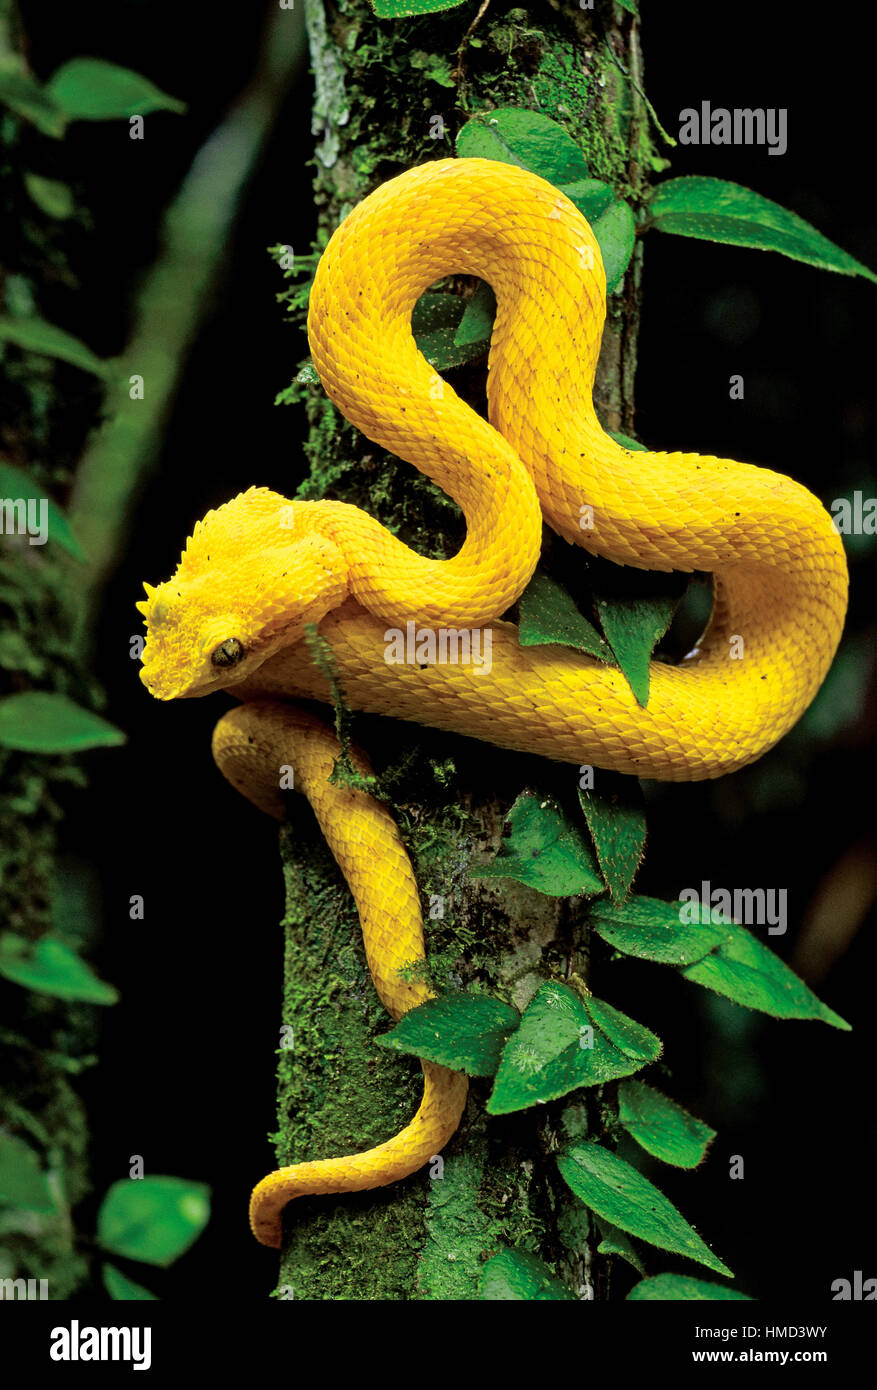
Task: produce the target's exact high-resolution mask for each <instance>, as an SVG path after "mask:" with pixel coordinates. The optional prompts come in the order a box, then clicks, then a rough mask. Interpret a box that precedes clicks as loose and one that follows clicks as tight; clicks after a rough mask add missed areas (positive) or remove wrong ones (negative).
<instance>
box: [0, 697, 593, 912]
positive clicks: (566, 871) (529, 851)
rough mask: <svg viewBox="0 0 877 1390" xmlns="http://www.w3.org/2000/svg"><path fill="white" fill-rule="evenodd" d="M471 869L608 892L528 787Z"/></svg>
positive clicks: (555, 809) (562, 891)
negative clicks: (495, 845)
mask: <svg viewBox="0 0 877 1390" xmlns="http://www.w3.org/2000/svg"><path fill="white" fill-rule="evenodd" d="M0 708H2V706H0ZM469 874H470V876H471V877H472V878H514V879H517V880H518V882H519V883H526V884H527V885H528V887H530V888H536V889H538V891H539V892H540V893H547V894H548V895H549V896H550V897H553V898H568V897H572V896H573V895H574V894H576V893H587V894H593V893H602V892H603V889H604V887H605V885H604V883H603V881H602V879H600V877H599V876H598V874H597V865H596V864H595V862H594V857H593V855H592V853H591V850H590V848H589V847H588V845H587V844H586V843H585V839H584V836H583V834H582V829H581V827H580V826H578V825H577V824H576V823H575V822H574V821H572V820H570V819H569V817H568V816H567V814H566V812H565V811H564V810H563V809H562V808H561V807H560V806H559V805H558V804H557V802H556V801H555V800H554V798H553V797H550V796H546V797H539V796H536V795H535V793H534V792H522V793H521V795H520V796H519V797H518V799H517V800H516V802H515V804H514V805H513V806H512V808H511V810H510V811H509V814H508V818H507V820H506V823H505V827H504V829H503V838H502V840H501V841H500V846H499V850H498V852H497V855H496V858H495V859H494V860H493V863H491V864H481V865H477V866H474V867H472V868H470V870H469Z"/></svg>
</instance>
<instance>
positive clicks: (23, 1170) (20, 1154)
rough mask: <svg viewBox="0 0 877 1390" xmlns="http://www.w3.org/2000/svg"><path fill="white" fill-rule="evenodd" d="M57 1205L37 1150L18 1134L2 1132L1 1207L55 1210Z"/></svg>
mask: <svg viewBox="0 0 877 1390" xmlns="http://www.w3.org/2000/svg"><path fill="white" fill-rule="evenodd" d="M54 1205H55V1203H54V1201H53V1199H52V1194H51V1192H50V1191H49V1185H48V1183H47V1182H46V1175H45V1173H44V1172H43V1170H42V1166H41V1164H40V1160H39V1159H38V1158H37V1155H36V1154H35V1153H34V1151H33V1149H32V1148H31V1147H30V1145H29V1144H26V1143H25V1142H24V1140H23V1139H19V1138H17V1136H16V1135H14V1134H3V1133H0V1206H6V1207H24V1208H26V1209H27V1210H28V1211H51V1210H52V1208H53V1207H54Z"/></svg>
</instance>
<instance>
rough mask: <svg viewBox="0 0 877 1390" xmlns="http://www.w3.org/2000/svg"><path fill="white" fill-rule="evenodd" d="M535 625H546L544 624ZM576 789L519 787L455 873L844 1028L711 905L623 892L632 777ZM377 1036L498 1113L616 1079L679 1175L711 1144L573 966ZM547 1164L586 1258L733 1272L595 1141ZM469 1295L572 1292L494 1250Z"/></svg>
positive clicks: (642, 953) (785, 1014)
mask: <svg viewBox="0 0 877 1390" xmlns="http://www.w3.org/2000/svg"><path fill="white" fill-rule="evenodd" d="M567 616H568V615H567ZM549 625H550V624H549V623H548V622H547V621H546V624H545V626H546V629H547V628H548V626H549ZM573 635H574V637H575V638H576V639H577V640H578V638H579V637H580V636H581V634H580V632H579V631H578V629H576V628H575V626H574V625H573ZM555 636H556V634H555ZM587 640H589V641H590V640H591V639H590V638H589V637H588V638H587ZM579 799H580V803H581V812H582V815H581V816H576V815H573V814H571V813H570V811H569V810H567V809H566V808H564V807H562V806H561V805H560V804H559V802H558V801H557V800H556V799H555V798H553V797H551V796H547V795H546V796H540V795H538V794H537V793H535V792H532V791H525V792H523V793H521V795H520V796H519V797H518V798H517V800H516V801H515V802H514V804H513V806H512V807H511V809H510V811H509V814H508V819H507V822H506V826H505V831H504V834H503V836H502V839H501V842H500V849H499V850H498V852H497V854H496V855H495V857H494V858H493V860H492V861H491V862H490V863H488V864H483V865H478V866H475V867H473V868H471V869H470V873H471V875H472V876H473V877H477V878H482V879H484V878H492V877H500V878H511V879H515V880H517V881H518V882H520V883H524V884H526V885H527V886H528V887H530V888H534V889H536V890H538V891H540V892H542V893H546V894H549V895H550V896H554V897H581V898H584V899H586V900H587V902H588V908H587V914H588V918H589V921H590V925H591V927H592V929H593V931H594V933H595V934H596V935H597V936H599V937H600V938H602V939H603V940H604V941H605V942H606V943H607V945H608V946H609V947H610V948H611V949H612V952H613V953H614V955H615V957H616V958H617V957H618V956H623V955H628V956H634V957H639V958H641V959H644V960H649V961H653V962H655V963H657V964H660V965H664V966H669V967H671V968H674V969H676V970H678V971H679V972H680V973H681V974H682V975H683V976H684V977H685V978H686V979H687V980H690V981H691V982H692V983H694V984H699V985H702V986H704V987H705V988H707V989H710V990H713V991H714V992H715V993H718V994H721V995H723V996H724V997H725V998H727V999H730V1000H732V1001H733V1002H734V1003H736V1004H739V1005H742V1006H743V1007H745V1008H749V1009H757V1010H760V1011H761V1012H764V1013H766V1014H770V1015H771V1016H773V1017H775V1018H797V1019H813V1020H820V1021H822V1022H824V1023H828V1024H830V1025H831V1026H833V1027H836V1028H839V1029H847V1028H848V1024H846V1023H845V1022H844V1020H843V1019H842V1018H840V1017H839V1015H838V1014H836V1013H835V1012H834V1011H833V1010H832V1009H830V1008H828V1006H827V1005H825V1004H823V1003H822V1002H821V1000H819V999H818V998H817V996H816V995H815V994H814V993H813V992H812V991H811V990H810V989H809V988H808V986H807V985H805V984H804V982H803V981H802V980H800V979H799V978H798V976H796V975H795V974H794V973H793V972H792V971H791V970H790V969H789V968H788V966H787V965H785V963H784V962H783V961H781V960H780V959H779V957H778V956H776V955H775V954H774V953H773V952H772V951H770V950H769V949H768V948H767V947H766V946H764V945H763V944H762V943H761V942H760V941H758V940H757V938H756V937H755V936H753V935H752V934H751V933H750V932H748V931H746V930H745V929H744V928H743V927H742V926H740V925H739V924H738V923H736V922H734V921H733V920H729V919H727V918H725V917H724V916H723V915H722V913H721V912H720V911H718V910H717V909H714V908H710V907H701V908H700V910H699V913H693V912H691V911H690V910H687V911H686V912H685V913H683V912H681V911H680V903H679V902H676V903H671V902H663V901H660V900H658V899H654V898H649V897H642V896H639V895H636V894H634V893H632V891H631V890H632V884H633V880H634V878H635V875H636V872H637V869H638V867H639V864H640V861H641V858H642V854H643V849H644V846H645V839H646V823H645V814H644V811H643V806H642V796H641V790H640V788H639V785H638V783H636V781H635V779H633V778H627V777H618V776H616V775H615V774H608V773H604V772H599V771H598V773H597V781H596V783H595V787H594V788H588V789H587V790H583V791H581V792H580V794H579ZM686 906H688V905H686ZM692 918H693V919H694V920H692ZM698 918H699V920H698ZM379 1042H380V1043H381V1044H382V1045H383V1046H385V1047H388V1048H392V1049H393V1050H395V1051H398V1052H403V1053H409V1054H413V1055H415V1056H418V1057H421V1058H423V1059H425V1060H427V1061H431V1062H435V1063H438V1064H440V1065H442V1066H445V1067H449V1068H452V1069H455V1070H460V1071H465V1072H466V1073H467V1074H468V1075H470V1076H476V1077H491V1078H492V1079H493V1084H492V1089H491V1092H490V1095H489V1098H488V1100H487V1113H488V1114H489V1115H494V1116H500V1115H509V1114H513V1113H516V1112H520V1111H522V1110H527V1109H530V1108H532V1107H534V1106H539V1105H545V1104H546V1103H548V1102H550V1101H554V1100H558V1099H560V1098H562V1097H565V1096H570V1095H572V1094H574V1093H575V1092H579V1091H582V1090H584V1089H586V1088H589V1087H601V1086H603V1085H605V1084H606V1083H607V1082H617V1083H618V1114H617V1130H618V1132H619V1133H621V1132H624V1133H626V1134H627V1135H628V1136H629V1137H630V1138H631V1139H633V1140H635V1141H636V1143H637V1144H638V1145H639V1147H640V1148H641V1149H642V1150H644V1151H645V1153H647V1154H649V1155H650V1156H651V1157H652V1158H656V1159H658V1160H660V1161H661V1162H663V1163H668V1164H672V1165H674V1166H675V1167H678V1168H683V1169H694V1168H696V1167H697V1166H698V1165H699V1164H700V1163H701V1161H702V1160H703V1158H704V1155H705V1153H706V1150H707V1148H708V1146H709V1144H710V1142H711V1140H712V1139H713V1138H714V1134H715V1132H714V1131H713V1130H712V1129H711V1128H710V1126H709V1125H707V1124H705V1123H704V1122H703V1121H702V1120H700V1119H697V1118H696V1117H695V1116H693V1115H691V1114H689V1113H688V1111H687V1110H685V1109H684V1108H683V1107H682V1106H681V1105H679V1104H678V1102H677V1101H675V1100H673V1099H672V1098H671V1097H670V1096H667V1095H665V1094H664V1093H663V1092H662V1091H660V1090H659V1089H657V1088H656V1087H655V1086H653V1085H652V1084H651V1083H650V1082H646V1081H644V1080H643V1079H642V1077H641V1076H640V1075H639V1074H640V1073H642V1072H643V1071H644V1070H645V1069H646V1068H648V1067H649V1066H651V1065H652V1064H653V1063H655V1062H657V1061H658V1059H659V1058H660V1056H661V1053H662V1043H661V1040H660V1039H659V1038H658V1037H657V1036H656V1035H655V1034H654V1033H653V1032H652V1031H651V1030H650V1029H649V1028H646V1027H644V1026H643V1024H641V1023H638V1022H637V1021H636V1020H635V1019H632V1018H630V1017H629V1016H628V1015H627V1014H625V1013H622V1012H621V1011H620V1010H619V1009H618V1008H617V1007H616V1006H615V1005H614V1004H611V1003H609V1002H608V1001H606V1000H604V999H599V998H597V997H596V996H595V995H594V994H592V993H591V992H590V990H589V989H588V988H587V987H586V986H585V985H584V984H583V983H582V982H581V981H580V980H578V979H577V978H576V977H575V976H573V977H571V978H570V979H569V980H566V981H561V980H546V981H544V982H543V984H541V985H540V986H539V988H538V989H537V990H536V992H535V994H534V995H533V997H532V999H531V1000H530V1002H529V1004H528V1005H527V1006H526V1008H525V1009H524V1011H523V1013H522V1014H521V1013H519V1012H518V1010H516V1009H514V1008H513V1007H512V1006H511V1005H510V1004H508V1003H505V1002H504V1001H502V1000H500V999H495V998H492V997H490V996H488V995H486V994H481V993H469V992H465V991H455V992H451V993H447V994H444V995H442V996H440V997H439V998H437V999H433V1000H430V1001H429V1002H427V1003H425V1004H422V1005H420V1006H418V1007H417V1008H415V1009H412V1010H411V1011H410V1012H409V1013H407V1014H405V1015H404V1016H403V1018H402V1019H401V1020H400V1021H399V1022H398V1024H397V1025H396V1027H395V1028H394V1029H393V1030H392V1031H391V1032H390V1033H388V1034H386V1035H385V1036H384V1037H383V1038H381V1039H379ZM556 1163H557V1169H558V1172H559V1174H560V1176H561V1178H562V1179H563V1180H564V1182H565V1183H566V1185H567V1186H568V1187H569V1188H570V1190H571V1191H572V1192H573V1193H574V1194H575V1196H576V1197H577V1198H578V1199H579V1200H580V1201H581V1202H582V1203H583V1205H584V1206H585V1207H587V1209H588V1210H589V1211H590V1212H591V1213H592V1215H593V1217H594V1219H595V1220H596V1222H597V1223H598V1225H599V1228H600V1230H601V1232H602V1235H603V1240H602V1243H601V1245H600V1246H599V1250H600V1251H601V1252H602V1253H604V1254H617V1255H621V1256H623V1258H625V1259H627V1260H628V1261H629V1262H630V1263H631V1264H633V1265H634V1266H635V1267H636V1268H637V1269H638V1270H639V1271H640V1273H643V1272H644V1270H643V1265H642V1260H641V1258H640V1256H639V1254H638V1253H637V1250H636V1248H635V1246H633V1245H632V1244H631V1240H630V1238H631V1237H633V1238H634V1239H635V1240H637V1241H641V1242H645V1243H646V1244H647V1245H651V1246H653V1247H655V1248H657V1249H659V1250H663V1251H667V1252H668V1253H670V1254H672V1255H676V1256H679V1257H683V1258H686V1259H690V1260H693V1261H695V1262H697V1263H699V1264H702V1265H705V1266H706V1267H707V1268H708V1269H710V1270H712V1271H713V1272H714V1273H716V1274H721V1275H724V1276H726V1277H733V1276H732V1273H731V1271H730V1269H728V1267H727V1266H726V1265H725V1263H724V1262H723V1261H722V1260H721V1259H720V1258H719V1257H718V1256H717V1255H716V1254H715V1253H714V1252H713V1251H712V1250H711V1249H710V1248H709V1246H708V1245H706V1244H705V1242H704V1241H703V1240H702V1239H701V1237H700V1236H699V1235H698V1234H697V1232H696V1231H695V1230H694V1228H693V1227H692V1226H691V1225H690V1223H689V1222H688V1221H687V1220H686V1219H685V1217H684V1216H683V1215H682V1213H681V1212H680V1211H678V1209H677V1208H676V1207H675V1206H674V1205H673V1204H672V1203H671V1202H670V1201H669V1200H668V1199H667V1198H666V1197H665V1196H664V1194H663V1193H662V1192H661V1191H660V1189H659V1188H658V1187H656V1186H655V1184H654V1183H652V1182H651V1181H650V1180H649V1179H647V1178H646V1177H644V1176H643V1174H642V1173H641V1172H640V1171H639V1170H638V1169H637V1168H636V1167H634V1166H633V1164H631V1163H629V1162H627V1161H626V1160H625V1159H623V1158H621V1157H620V1156H619V1155H618V1154H617V1153H615V1152H614V1150H613V1149H612V1148H611V1147H609V1146H608V1144H607V1143H604V1142H601V1141H598V1140H595V1139H589V1140H575V1141H573V1142H571V1143H569V1144H567V1145H566V1146H565V1147H564V1148H562V1149H561V1150H560V1152H558V1153H557V1155H556ZM480 1297H482V1298H484V1299H546V1298H547V1299H568V1298H574V1297H576V1295H575V1294H574V1293H572V1292H571V1291H570V1290H569V1289H567V1288H566V1287H565V1286H564V1285H563V1284H562V1283H561V1282H560V1281H559V1280H558V1279H557V1278H556V1277H555V1275H554V1273H553V1271H552V1270H551V1269H550V1268H549V1267H548V1266H547V1265H545V1264H544V1262H543V1261H541V1260H539V1259H538V1258H537V1257H536V1256H535V1255H533V1254H532V1253H529V1252H525V1251H521V1250H505V1251H503V1252H501V1253H500V1254H498V1255H496V1256H495V1257H494V1258H493V1259H491V1260H490V1261H489V1262H488V1263H487V1265H486V1266H485V1268H484V1271H483V1275H482V1280H481V1292H480ZM630 1297H631V1298H633V1299H723V1298H742V1297H744V1295H740V1294H735V1293H732V1292H731V1291H730V1290H728V1289H727V1288H726V1287H725V1286H723V1285H714V1284H708V1283H704V1282H703V1281H699V1280H693V1279H689V1278H687V1277H686V1276H681V1275H675V1274H666V1275H658V1276H655V1277H652V1278H645V1279H643V1281H642V1282H641V1283H640V1284H638V1285H637V1286H636V1288H635V1289H634V1290H633V1291H632V1292H631V1294H630Z"/></svg>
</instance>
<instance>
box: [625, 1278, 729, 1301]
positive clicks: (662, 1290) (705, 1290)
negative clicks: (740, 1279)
mask: <svg viewBox="0 0 877 1390" xmlns="http://www.w3.org/2000/svg"><path fill="white" fill-rule="evenodd" d="M627 1298H628V1301H629V1302H631V1303H645V1302H649V1301H658V1302H661V1303H669V1302H675V1301H680V1302H681V1301H682V1300H684V1299H689V1300H692V1299H701V1300H706V1301H710V1302H719V1301H720V1300H723V1299H726V1300H728V1301H729V1302H730V1301H733V1302H735V1303H751V1302H752V1299H751V1298H750V1297H749V1295H748V1294H745V1293H737V1291H736V1289H729V1288H728V1287H727V1285H726V1284H711V1283H709V1282H708V1281H707V1280H706V1279H689V1278H688V1276H687V1275H685V1274H654V1275H652V1277H651V1278H650V1279H641V1280H640V1282H639V1283H638V1284H634V1286H633V1288H632V1289H631V1291H630V1293H629V1294H628V1295H627Z"/></svg>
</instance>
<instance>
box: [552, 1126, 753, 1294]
mask: <svg viewBox="0 0 877 1390" xmlns="http://www.w3.org/2000/svg"><path fill="white" fill-rule="evenodd" d="M557 1166H558V1168H559V1170H560V1174H561V1177H562V1178H563V1179H564V1181H565V1182H566V1183H567V1185H568V1186H569V1187H570V1188H571V1189H572V1191H573V1192H574V1193H575V1195H576V1196H577V1197H579V1198H580V1199H581V1201H583V1202H584V1204H585V1206H586V1207H589V1208H590V1209H591V1210H592V1211H594V1212H596V1214H597V1216H602V1217H604V1218H605V1219H606V1220H607V1221H611V1222H612V1224H613V1225H614V1226H619V1227H620V1228H621V1230H622V1231H627V1232H628V1234H629V1235H632V1236H638V1237H639V1238H640V1240H646V1241H648V1242H649V1244H650V1245H656V1246H658V1248H659V1249H660V1250H670V1251H672V1252H673V1254H674V1255H684V1256H686V1257H687V1258H688V1259H690V1260H697V1261H698V1263H699V1264H703V1265H706V1266H707V1268H708V1269H712V1270H715V1272H716V1273H717V1274H726V1275H728V1277H729V1278H733V1275H732V1274H731V1271H730V1270H729V1269H728V1267H727V1265H725V1264H723V1263H722V1261H721V1260H720V1259H719V1258H718V1256H717V1255H714V1254H713V1252H712V1250H710V1249H709V1247H708V1246H707V1245H704V1243H703V1241H702V1240H701V1238H700V1236H699V1235H698V1234H697V1232H696V1231H695V1230H694V1229H693V1227H691V1226H690V1225H689V1224H688V1222H687V1221H686V1220H685V1217H684V1216H683V1215H682V1213H681V1212H679V1211H677V1209H676V1208H675V1207H674V1205H673V1203H672V1202H670V1201H668V1200H667V1198H666V1197H665V1196H664V1194H663V1192H660V1191H659V1190H658V1188H657V1187H655V1185H654V1183H651V1182H649V1180H648V1178H644V1177H643V1175H642V1173H638V1172H637V1170H636V1168H632V1167H631V1165H630V1164H629V1163H625V1162H624V1160H623V1159H621V1158H619V1157H618V1155H617V1154H613V1153H610V1152H609V1150H608V1149H604V1148H602V1147H601V1145H600V1144H595V1143H593V1142H589V1143H579V1144H574V1145H572V1146H571V1147H570V1148H568V1149H566V1150H565V1152H563V1153H561V1154H558V1157H557Z"/></svg>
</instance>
